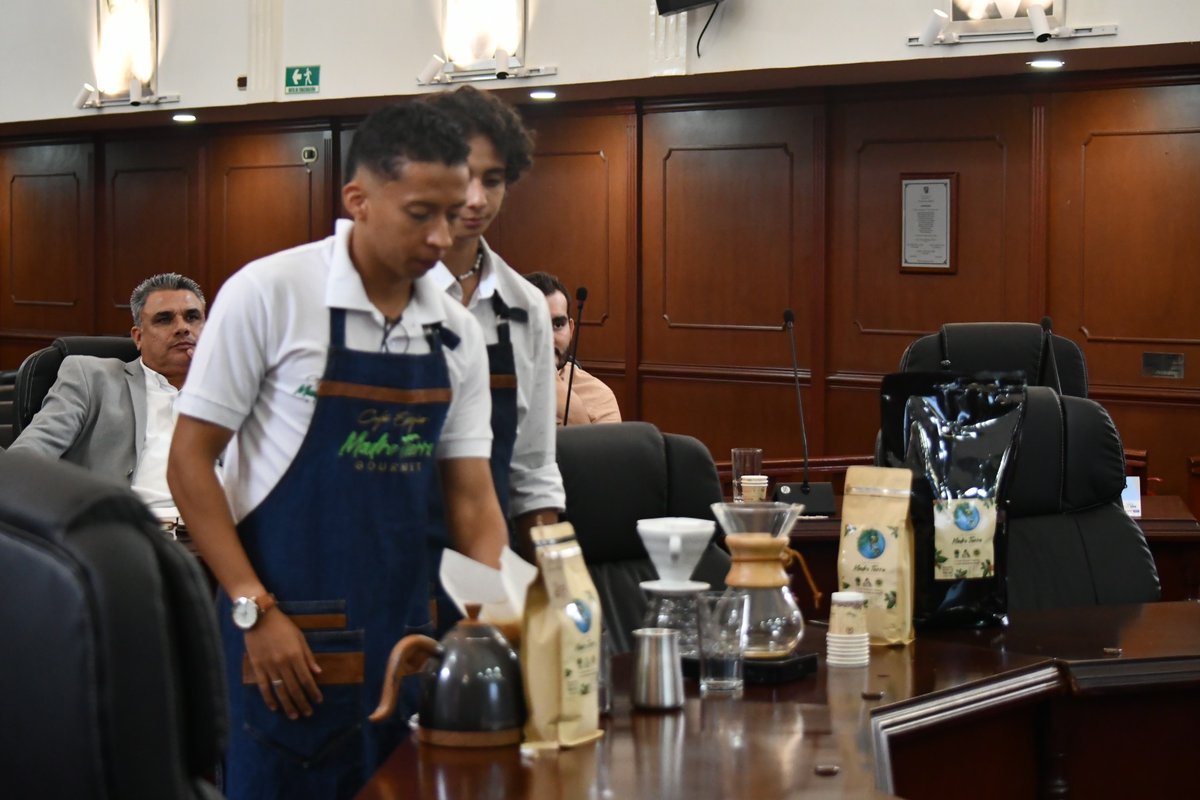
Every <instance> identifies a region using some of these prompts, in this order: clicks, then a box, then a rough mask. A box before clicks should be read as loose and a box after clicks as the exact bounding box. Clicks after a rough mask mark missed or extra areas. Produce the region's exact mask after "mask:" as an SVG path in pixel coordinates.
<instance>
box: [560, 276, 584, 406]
mask: <svg viewBox="0 0 1200 800" xmlns="http://www.w3.org/2000/svg"><path fill="white" fill-rule="evenodd" d="M584 300H587V287H586V286H580V287H579V288H578V289H576V290H575V302H576V305H575V319H577V320H578V324H576V325H575V339H574V341H572V342H571V354H570V356H569V358H570V360H571V371H570V372H568V373H567V402H566V403H565V404H564V405H563V427H564V428H565V427H566V426H567V420H568V419H570V413H571V384H573V383H574V382H575V353H577V352H578V351H579V332H580V331H581V330H583V301H584Z"/></svg>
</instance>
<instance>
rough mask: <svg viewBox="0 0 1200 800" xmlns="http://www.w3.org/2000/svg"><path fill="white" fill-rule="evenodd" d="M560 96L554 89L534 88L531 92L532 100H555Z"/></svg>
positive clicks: (530, 97)
mask: <svg viewBox="0 0 1200 800" xmlns="http://www.w3.org/2000/svg"><path fill="white" fill-rule="evenodd" d="M556 97H558V92H556V91H554V90H553V89H534V90H533V91H532V92H530V93H529V99H530V100H553V99H554V98H556Z"/></svg>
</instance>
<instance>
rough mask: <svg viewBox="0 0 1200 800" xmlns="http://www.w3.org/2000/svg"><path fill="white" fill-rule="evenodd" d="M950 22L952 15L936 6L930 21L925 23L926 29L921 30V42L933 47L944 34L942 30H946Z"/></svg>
mask: <svg viewBox="0 0 1200 800" xmlns="http://www.w3.org/2000/svg"><path fill="white" fill-rule="evenodd" d="M949 24H950V15H949V14H947V13H946V12H945V11H942V10H941V9H940V8H935V9H934V10H933V13H932V14H930V15H929V22H927V23H925V30H923V31H921V35H920V37H918V38H919V39H920V41H921V44H922V45H924V46H925V47H933V45H934V43H935V42H936V41H937V40H938V37H939V36H941V35H942V31H944V30H946V26H947V25H949Z"/></svg>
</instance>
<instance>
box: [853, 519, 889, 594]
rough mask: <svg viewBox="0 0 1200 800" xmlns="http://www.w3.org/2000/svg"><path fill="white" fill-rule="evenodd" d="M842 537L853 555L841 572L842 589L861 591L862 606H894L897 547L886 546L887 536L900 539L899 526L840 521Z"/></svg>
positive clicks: (887, 542)
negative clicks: (850, 543)
mask: <svg viewBox="0 0 1200 800" xmlns="http://www.w3.org/2000/svg"><path fill="white" fill-rule="evenodd" d="M842 538H849V539H850V541H851V542H852V543H853V549H852V550H851V551H850V552H851V553H853V554H854V557H853V558H852V559H850V560H849V561H848V562H847V564H846V569H845V570H844V571H843V574H842V579H841V584H842V587H841V588H842V589H844V590H852V591H856V592H862V593H863V595H864V596H865V600H864V601H863V608H870V607H871V606H872V605H873V604H874V605H876V606H878V607H879V608H895V607H896V598H897V592H898V587H897V583H896V581H897V578H896V563H897V559H898V555H897V554H898V552H899V548H896V547H888V544H889V541H888V540H889V538H890V539H892V540H896V539H899V538H900V528H899V527H897V526H895V525H888V526H887V532H886V533H884V532H883V531H881V530H879V529H878V528H875V527H870V526H866V527H859V526H858V525H855V524H853V523H849V522H847V523H843V525H842Z"/></svg>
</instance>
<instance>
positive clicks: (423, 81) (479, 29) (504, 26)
mask: <svg viewBox="0 0 1200 800" xmlns="http://www.w3.org/2000/svg"><path fill="white" fill-rule="evenodd" d="M528 18H529V9H528V0H445V6H444V16H443V19H442V23H443V24H442V52H444V53H445V58H442V57H441V56H440V55H438V56H434V57H433V58H434V59H436V61H434V60H433V59H431V60H430V61H429V63H427V64H426V65H425V69H423V70H421V72H419V73H418V74H417V83H418V84H419V85H421V86H429V85H431V84H439V83H462V82H464V81H486V80H505V79H507V78H538V77H543V76H546V75H557V74H558V68H557V67H553V66H547V67H531V66H529V65H528V63H527V62H526V60H525V37H526V35H527V31H526V21H527V20H528Z"/></svg>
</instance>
